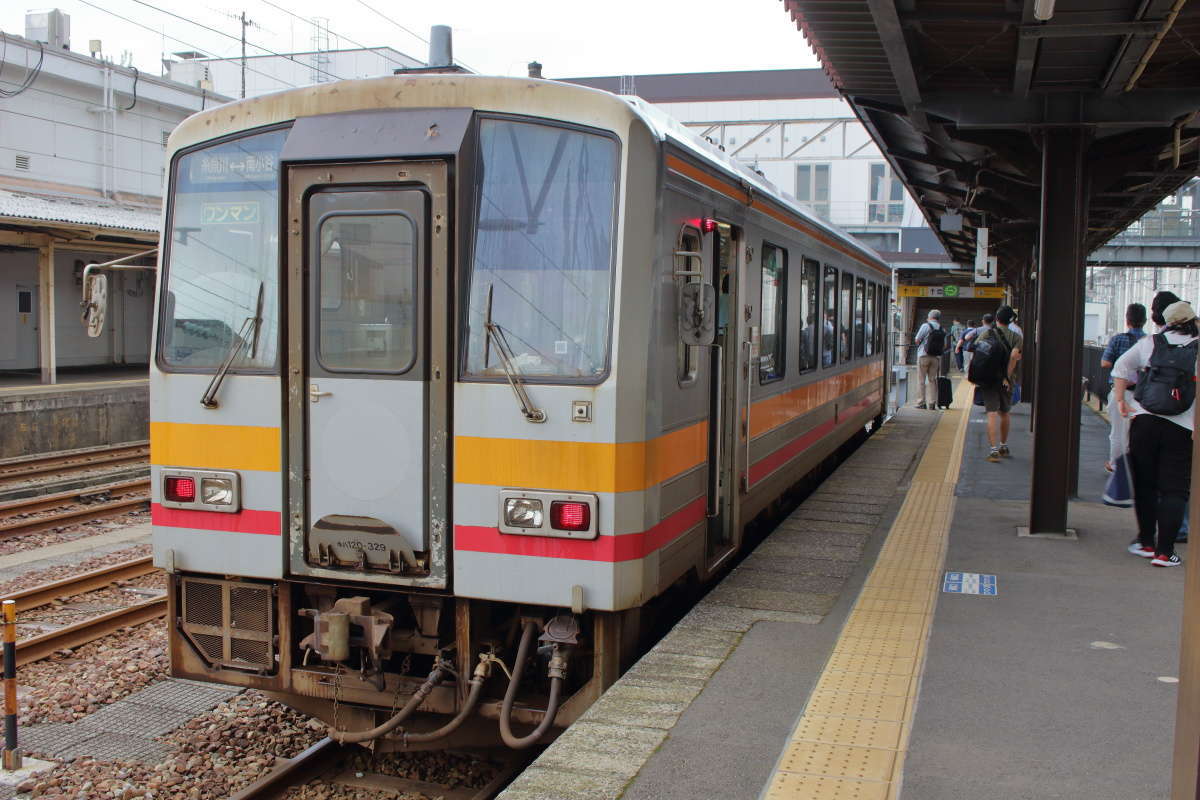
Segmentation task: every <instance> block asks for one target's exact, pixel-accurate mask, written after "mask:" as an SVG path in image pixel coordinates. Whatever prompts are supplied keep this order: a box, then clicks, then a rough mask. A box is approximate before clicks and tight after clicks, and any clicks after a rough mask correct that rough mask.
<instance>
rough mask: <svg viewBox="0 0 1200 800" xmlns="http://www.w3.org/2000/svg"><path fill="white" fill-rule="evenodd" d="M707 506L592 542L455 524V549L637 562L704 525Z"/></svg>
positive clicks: (695, 504) (700, 503)
mask: <svg viewBox="0 0 1200 800" xmlns="http://www.w3.org/2000/svg"><path fill="white" fill-rule="evenodd" d="M706 507H707V504H706V502H705V499H704V498H703V497H699V498H697V499H695V500H693V501H692V502H690V503H688V504H687V505H686V506H684V507H683V508H681V509H679V510H678V511H676V512H675V513H674V514H672V515H671V516H669V517H667V518H666V519H664V520H663V521H662V522H660V523H658V524H657V525H655V526H654V527H653V528H651V529H650V530H648V531H643V532H641V533H624V534H621V535H620V536H597V537H596V538H595V539H592V540H590V541H581V540H579V539H558V538H555V537H552V536H525V535H522V534H508V533H501V532H500V530H499V529H498V528H491V527H486V526H481V525H455V526H454V549H455V550H468V551H471V552H476V553H502V554H505V555H513V556H540V557H541V558H574V559H578V560H582V561H601V562H608V563H615V562H618V561H633V560H635V559H638V558H645V557H646V556H648V555H649V554H650V553H653V552H654V551H655V550H659V549H661V548H663V547H665V546H666V545H668V544H670V543H671V542H673V541H675V540H676V539H678V538H679V537H680V536H682V535H683V534H684V533H686V532H687V531H689V530H691V529H692V528H694V527H695V526H696V525H698V524H700V523H701V522H702V521H703V520H704V512H705V509H706Z"/></svg>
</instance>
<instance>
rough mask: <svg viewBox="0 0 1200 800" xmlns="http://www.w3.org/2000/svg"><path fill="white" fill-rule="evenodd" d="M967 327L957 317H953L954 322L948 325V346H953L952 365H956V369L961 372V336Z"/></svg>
mask: <svg viewBox="0 0 1200 800" xmlns="http://www.w3.org/2000/svg"><path fill="white" fill-rule="evenodd" d="M966 332H967V329H966V328H964V327H963V324H962V323H961V322H959V320H958V317H955V318H954V324H952V325H951V326H950V346H951V347H953V348H954V365H955V366H956V367H958V371H959V372H962V368H963V354H962V346H961V345H962V338H963V334H964V333H966Z"/></svg>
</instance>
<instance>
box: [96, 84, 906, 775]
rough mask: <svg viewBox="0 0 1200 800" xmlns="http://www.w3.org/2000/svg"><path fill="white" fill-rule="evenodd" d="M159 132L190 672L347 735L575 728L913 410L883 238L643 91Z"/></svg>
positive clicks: (167, 530) (513, 97)
mask: <svg viewBox="0 0 1200 800" xmlns="http://www.w3.org/2000/svg"><path fill="white" fill-rule="evenodd" d="M167 151H168V152H167V194H166V202H165V204H164V211H163V221H162V237H161V247H160V252H159V256H158V294H157V299H156V306H155V320H156V324H155V329H154V337H153V344H152V347H153V354H154V355H153V359H152V364H151V367H150V378H149V381H150V414H151V421H150V448H151V454H150V461H151V470H152V487H153V488H152V498H151V503H152V505H151V508H152V524H153V551H154V562H155V564H156V565H158V566H159V567H161V568H162V569H164V570H165V571H166V572H167V573H168V575H169V615H168V619H169V623H168V626H169V642H170V656H171V672H172V674H173V675H175V676H177V677H180V678H188V679H192V680H198V681H216V682H221V683H225V684H233V685H238V686H243V687H249V688H254V689H258V690H261V691H263V692H266V693H267V694H269V695H270V696H271V697H275V698H278V699H280V700H282V701H283V702H285V703H287V704H288V705H290V706H292V707H294V708H296V709H299V710H301V711H303V712H305V713H307V714H310V715H312V716H313V717H316V718H318V719H319V720H321V721H322V722H323V723H325V724H326V725H327V726H328V728H329V732H330V735H331V736H332V737H333V738H335V739H337V740H339V741H343V742H360V743H364V744H368V745H369V746H371V747H374V748H376V749H377V750H379V751H388V750H398V749H404V748H428V747H445V746H452V745H458V744H462V743H469V742H480V741H483V740H488V739H489V738H490V740H492V741H495V740H497V738H498V739H499V741H502V742H503V743H504V744H506V745H508V746H509V747H514V748H523V747H528V746H530V745H531V744H533V743H535V742H539V741H546V740H548V739H550V738H552V737H553V736H554V735H555V734H556V733H557V732H559V731H561V730H562V729H563V728H564V727H565V726H566V725H569V724H570V723H571V722H572V721H573V720H574V719H576V718H578V716H579V715H580V714H581V713H582V712H583V711H584V710H585V709H586V708H587V707H588V705H589V704H590V703H592V702H593V701H594V700H595V699H596V698H597V697H598V696H599V695H600V694H601V693H602V692H603V691H604V690H605V688H607V687H608V686H609V685H611V684H612V683H613V682H614V681H615V680H616V679H617V678H618V677H619V675H620V674H621V670H622V669H624V668H626V667H627V666H628V664H629V662H630V659H631V658H633V656H634V654H635V653H636V648H637V646H638V640H639V637H641V635H642V633H643V632H644V630H645V629H646V626H647V619H648V618H649V611H650V610H652V609H653V608H654V604H655V603H656V602H657V601H658V600H659V599H661V598H662V597H664V596H665V595H666V594H667V593H668V592H669V590H671V589H672V588H673V587H679V586H681V585H693V586H694V585H703V584H704V583H706V582H709V581H711V580H713V579H714V577H715V576H717V575H719V574H720V573H721V571H722V570H723V569H725V568H726V567H727V566H728V565H729V564H730V563H731V561H732V560H733V559H734V558H735V557H736V556H737V554H738V553H739V552H741V551H742V550H743V548H744V547H745V543H746V529H747V525H748V524H749V523H750V522H751V521H753V520H755V519H756V518H759V517H761V516H762V515H764V514H767V513H769V512H770V511H771V509H772V508H775V507H777V505H778V503H779V502H780V499H781V498H782V497H784V495H785V493H786V492H788V490H789V489H790V488H791V487H793V486H795V485H796V484H797V483H798V482H800V481H801V480H802V479H804V478H805V476H806V475H809V474H810V473H811V472H812V471H813V470H814V468H815V467H816V466H817V465H820V464H821V463H822V462H824V461H825V460H826V459H828V458H829V457H830V456H831V454H833V453H835V452H836V451H838V450H839V448H841V447H842V446H843V445H844V444H845V443H846V442H848V441H849V440H851V439H852V438H854V437H855V436H858V435H861V434H862V433H863V431H865V430H868V429H870V427H871V426H872V425H878V424H880V423H881V421H882V420H883V419H884V417H885V414H886V413H887V411H888V408H887V402H888V401H887V396H888V377H887V376H888V374H889V355H888V352H887V350H888V348H887V347H886V346H885V337H884V331H885V330H886V329H887V320H888V318H889V311H888V309H889V307H890V303H891V296H890V292H891V289H890V286H891V272H890V270H889V268H888V266H887V264H886V263H884V262H883V261H882V260H881V259H880V258H879V256H878V255H877V254H876V253H875V252H873V251H872V250H870V249H868V248H866V247H864V246H863V245H861V244H859V243H858V242H856V241H855V240H854V239H852V238H851V237H849V236H848V235H846V234H844V233H842V232H840V231H839V230H837V229H836V228H833V227H832V226H830V225H829V224H827V223H825V222H824V221H822V220H821V219H819V218H818V217H816V216H815V215H814V214H812V213H811V212H810V211H808V210H806V209H805V208H804V207H802V206H800V205H799V204H798V203H796V202H795V201H794V200H792V199H790V198H789V197H788V196H786V195H785V194H784V193H782V192H781V191H779V190H778V189H777V188H776V187H774V186H773V185H772V184H770V183H769V182H768V181H766V180H765V179H764V178H763V177H762V176H761V175H759V174H757V173H755V172H754V171H752V170H750V169H748V168H746V167H745V166H742V165H739V164H737V163H735V162H734V161H733V160H732V159H731V158H729V157H727V156H726V155H725V154H724V153H723V152H722V151H721V150H720V149H719V148H716V147H714V146H712V145H711V144H710V143H708V142H706V141H703V140H700V139H698V138H697V137H695V136H694V135H693V134H692V133H691V132H689V131H688V130H686V129H685V128H683V127H682V126H681V125H679V124H678V123H676V122H674V121H672V120H671V119H670V118H669V117H667V116H665V115H664V114H663V113H661V112H660V111H658V110H657V109H655V108H653V107H651V106H649V105H647V104H646V103H644V102H643V101H641V100H639V99H637V98H633V97H624V96H617V95H614V94H611V93H607V92H603V91H599V90H595V89H590V88H585V87H581V86H576V85H571V84H567V83H562V82H556V81H550V80H540V79H533V78H530V79H525V78H501V77H486V76H478V75H472V74H414V75H396V76H388V77H381V78H373V79H364V80H352V81H339V82H333V83H322V84H318V85H315V86H310V87H305V88H300V89H294V90H287V91H282V92H277V93H273V94H267V95H262V96H258V97H254V98H250V99H246V100H242V101H240V102H233V103H230V104H228V105H222V106H219V107H216V108H212V109H209V110H207V111H203V112H201V113H198V114H196V115H194V116H192V117H190V118H189V119H187V120H186V121H185V122H183V123H182V124H181V125H180V126H179V127H178V128H177V129H176V130H175V131H174V132H173V133H172V134H171V136H170V140H169V143H168V147H167ZM93 280H96V281H101V280H102V278H96V277H95V276H93V275H89V277H88V284H89V286H88V290H89V291H91V289H92V288H96V290H97V292H99V291H100V287H99V286H98V285H97V286H96V287H93V285H92V281H93Z"/></svg>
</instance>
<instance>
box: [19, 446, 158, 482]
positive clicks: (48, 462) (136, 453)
mask: <svg viewBox="0 0 1200 800" xmlns="http://www.w3.org/2000/svg"><path fill="white" fill-rule="evenodd" d="M149 456H150V445H149V444H148V443H146V442H134V443H132V444H122V445H117V446H115V447H105V448H100V449H95V450H84V451H78V450H75V451H71V452H67V453H51V454H49V455H38V456H33V457H30V458H20V459H8V460H5V461H0V481H10V480H16V479H19V478H28V477H32V476H35V475H44V474H46V473H50V472H61V471H65V470H78V469H88V468H90V467H95V466H102V465H112V464H125V463H130V462H134V461H145V460H146V459H148V458H149Z"/></svg>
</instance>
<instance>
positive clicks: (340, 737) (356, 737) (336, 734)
mask: <svg viewBox="0 0 1200 800" xmlns="http://www.w3.org/2000/svg"><path fill="white" fill-rule="evenodd" d="M445 676H446V669H445V667H442V666H441V665H440V664H439V665H438V666H435V667H434V668H433V672H430V673H429V677H428V678H426V679H425V682H424V683H422V684H421V685H420V687H418V688H417V690H416V691H415V692H413V696H412V697H411V698H409V700H408V702H407V703H405V704H404V708H402V709H400V710H399V711H397V712H396V715H395V716H393V717H392V718H391V719H389V720H388V721H387V722H385V723H383V724H382V725H376V726H375V727H374V728H370V729H368V730H365V731H339V730H337V729H336V728H334V727H333V726H332V725H330V726H329V738H330V739H333V740H334V741H335V742H338V743H340V744H346V743H347V742H352V743H355V744H358V743H361V742H369V741H371V740H373V739H378V738H379V737H380V736H385V735H387V734H389V733H391V732H392V731H394V730H396V728H399V727H400V725H401V723H403V722H404V720H406V719H408V718H409V717H411V716H412V714H413V712H414V711H416V710H417V708H418V707H420V705H421V703H424V702H425V698H426V697H429V695H430V693H431V692H433V690H434V687H436V686H437V685H438V684H439V683H441V682H442V679H443V678H444V677H445ZM472 682H473V681H472ZM481 683H482V682H481Z"/></svg>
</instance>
